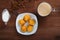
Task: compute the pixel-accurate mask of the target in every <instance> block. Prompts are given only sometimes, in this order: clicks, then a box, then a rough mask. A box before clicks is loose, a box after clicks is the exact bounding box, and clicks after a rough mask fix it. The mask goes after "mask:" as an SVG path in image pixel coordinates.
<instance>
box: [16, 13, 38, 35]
mask: <svg viewBox="0 0 60 40" xmlns="http://www.w3.org/2000/svg"><path fill="white" fill-rule="evenodd" d="M26 14H29V15H30V16H31V18H32V19H34V20H35V21H36V23H35V25H34V27H33V31H32V32H24V33H23V32H21V30H20V26H19V25H18V20H20V19H23V17H24V16H25V15H26ZM37 28H38V20H37V17H36V16H35V15H34V14H32V13H21V14H19V15H18V16H17V19H16V30H17V32H18V33H19V34H22V35H32V34H34V33H36V31H37Z"/></svg>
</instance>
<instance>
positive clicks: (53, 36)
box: [0, 0, 60, 40]
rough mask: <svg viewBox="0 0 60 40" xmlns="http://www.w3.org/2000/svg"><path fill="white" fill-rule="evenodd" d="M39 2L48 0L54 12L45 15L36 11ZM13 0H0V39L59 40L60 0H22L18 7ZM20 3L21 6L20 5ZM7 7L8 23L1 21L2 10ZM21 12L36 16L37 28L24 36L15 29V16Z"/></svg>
mask: <svg viewBox="0 0 60 40" xmlns="http://www.w3.org/2000/svg"><path fill="white" fill-rule="evenodd" d="M41 2H48V3H50V4H51V6H52V8H53V9H54V8H56V9H57V10H56V12H51V13H50V15H48V16H46V17H41V16H39V14H38V13H37V7H38V5H39V3H41ZM12 3H14V0H0V40H60V0H22V1H21V2H20V4H19V5H20V6H19V8H16V9H15V7H14V6H12V5H15V4H12ZM21 5H22V6H21ZM5 8H7V9H8V10H9V12H10V14H11V18H10V20H9V21H8V24H7V25H5V24H4V22H3V21H2V11H3V9H5ZM22 12H32V13H33V14H35V15H36V16H37V18H38V22H39V25H38V30H37V32H36V33H35V34H34V35H30V36H24V35H21V34H19V33H17V31H16V25H15V23H16V17H17V16H18V14H21V13H22Z"/></svg>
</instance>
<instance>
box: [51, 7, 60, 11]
mask: <svg viewBox="0 0 60 40" xmlns="http://www.w3.org/2000/svg"><path fill="white" fill-rule="evenodd" d="M52 12H60V8H53V9H52Z"/></svg>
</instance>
